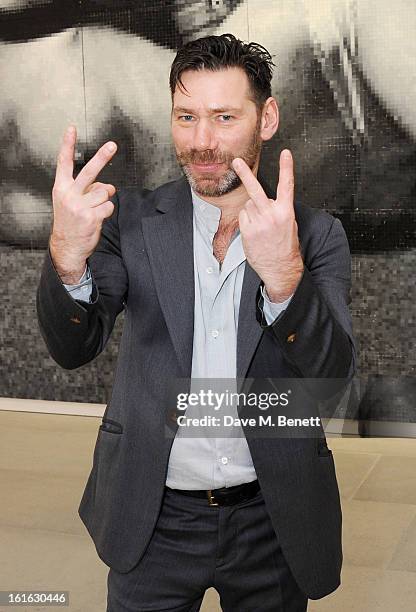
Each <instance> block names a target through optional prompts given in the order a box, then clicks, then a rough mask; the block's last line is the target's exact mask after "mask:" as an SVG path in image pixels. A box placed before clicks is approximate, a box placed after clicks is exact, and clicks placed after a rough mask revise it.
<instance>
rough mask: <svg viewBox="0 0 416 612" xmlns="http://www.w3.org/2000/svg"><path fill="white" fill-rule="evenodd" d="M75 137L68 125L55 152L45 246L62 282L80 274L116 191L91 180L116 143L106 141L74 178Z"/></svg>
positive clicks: (112, 151) (91, 251)
mask: <svg viewBox="0 0 416 612" xmlns="http://www.w3.org/2000/svg"><path fill="white" fill-rule="evenodd" d="M76 139H77V133H76V128H75V126H70V127H69V128H68V129H67V131H66V132H65V135H64V138H63V142H62V146H61V149H60V151H59V155H58V161H57V166H56V175H55V183H54V186H53V189H52V201H53V226H52V233H51V236H50V239H49V248H50V252H51V256H52V259H53V262H54V265H55V268H56V270H57V272H58V274H59V276H60V278H61V280H62V282H63V283H66V284H75V283H77V282H78V281H79V279H80V277H81V276H82V275H83V273H84V270H85V263H86V260H87V258H88V257H89V256H90V255H92V253H93V252H94V250H95V248H96V246H97V244H98V242H99V240H100V236H101V227H102V224H103V221H104V219H106V218H107V217H110V216H111V215H112V214H113V211H114V204H113V203H112V202H110V201H109V198H111V197H112V196H113V195H114V194H115V192H116V189H115V187H114V186H113V185H110V184H105V183H99V182H94V180H95V178H96V177H97V175H98V174H99V172H101V170H102V169H103V168H104V166H105V165H106V164H107V163H108V162H109V161H110V160H111V158H112V157H113V155H114V153H115V152H116V150H117V145H116V144H115V143H114V142H112V141H110V142H106V143H105V144H104V145H103V146H102V147H101V148H100V149H99V150H98V151H97V153H96V154H95V155H94V157H92V158H91V159H90V161H89V162H88V163H87V164H85V166H84V167H83V168H82V170H81V171H80V173H79V174H78V176H77V177H76V179H74V178H73V173H74V150H75V143H76Z"/></svg>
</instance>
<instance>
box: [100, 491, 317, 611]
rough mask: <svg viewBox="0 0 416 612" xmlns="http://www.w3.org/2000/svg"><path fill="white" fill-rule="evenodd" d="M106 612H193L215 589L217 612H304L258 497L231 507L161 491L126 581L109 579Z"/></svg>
mask: <svg viewBox="0 0 416 612" xmlns="http://www.w3.org/2000/svg"><path fill="white" fill-rule="evenodd" d="M107 583H108V599H107V602H108V607H107V612H150V611H152V612H156V611H157V612H162V611H170V612H198V610H199V609H200V606H201V603H202V600H203V597H204V593H205V591H206V589H208V588H209V587H214V588H215V589H216V590H217V591H218V593H219V595H220V601H221V607H222V610H223V611H224V612H256V611H257V612H304V611H305V610H306V608H307V601H308V600H307V597H306V596H305V594H304V593H303V592H302V591H301V590H300V589H299V587H298V585H297V583H296V582H295V580H294V578H293V576H292V573H291V571H290V569H289V567H288V565H287V563H286V560H285V558H284V556H283V554H282V551H281V548H280V546H279V542H278V539H277V537H276V534H275V532H274V530H273V527H272V524H271V521H270V517H269V515H268V513H267V511H266V507H265V503H264V499H263V496H262V493H261V491H259V492H258V493H257V495H256V496H255V497H253V498H252V499H250V500H247V501H244V502H240V503H238V504H235V505H233V506H222V507H210V506H208V504H207V502H206V501H205V500H204V499H199V498H195V497H188V496H184V495H181V494H179V493H175V492H174V491H172V490H170V489H166V490H165V494H164V499H163V504H162V508H161V512H160V514H159V517H158V520H157V523H156V527H155V531H154V532H153V535H152V538H151V540H150V543H149V545H148V547H147V549H146V551H145V553H144V555H143V557H142V558H141V560H140V561H139V563H138V564H137V565H136V567H134V568H133V569H132V570H131V571H130V572H128V573H127V574H120V573H118V572H116V571H114V570H113V569H110V571H109V573H108V581H107Z"/></svg>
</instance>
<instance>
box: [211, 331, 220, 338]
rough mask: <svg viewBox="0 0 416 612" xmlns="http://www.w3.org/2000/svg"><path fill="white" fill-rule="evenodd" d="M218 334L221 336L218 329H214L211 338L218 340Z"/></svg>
mask: <svg viewBox="0 0 416 612" xmlns="http://www.w3.org/2000/svg"><path fill="white" fill-rule="evenodd" d="M218 334H219V331H218V329H213V330H212V332H211V336H212V337H213V338H218Z"/></svg>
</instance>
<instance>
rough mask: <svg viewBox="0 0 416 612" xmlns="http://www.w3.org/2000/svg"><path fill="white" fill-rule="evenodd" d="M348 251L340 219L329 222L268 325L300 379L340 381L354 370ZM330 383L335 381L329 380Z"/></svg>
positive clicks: (267, 327)
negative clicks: (292, 289)
mask: <svg viewBox="0 0 416 612" xmlns="http://www.w3.org/2000/svg"><path fill="white" fill-rule="evenodd" d="M350 303H351V255H350V250H349V245H348V239H347V236H346V234H345V231H344V228H343V226H342V223H341V221H340V220H339V219H337V218H335V217H332V222H331V224H330V227H329V231H328V232H327V235H326V238H325V239H324V241H323V244H322V245H321V247H320V249H319V251H318V252H317V253H316V254H315V255H314V256H313V257H312V258H310V261H309V263H308V265H306V263H305V265H304V271H303V275H302V277H301V279H300V281H299V283H298V286H297V288H296V290H295V293H294V294H293V296H292V299H291V300H290V303H289V305H288V306H287V308H286V309H285V310H284V311H283V312H282V313H281V314H280V315H279V317H278V318H277V319H276V321H274V322H273V323H272V324H271V325H264V324H262V323H263V321H260V322H261V324H262V327H263V328H264V329H270V330H271V332H272V333H273V334H274V337H275V338H276V340H277V341H278V343H279V345H280V347H281V349H282V351H283V354H284V356H285V359H287V361H288V362H289V363H290V364H291V365H292V367H293V368H294V369H295V371H297V372H298V373H299V375H300V376H302V377H304V378H327V379H344V384H345V383H346V382H347V381H349V380H350V379H351V378H352V377H353V375H354V373H355V371H356V359H357V357H356V345H355V340H354V336H353V330H352V320H351V314H350V311H349V304H350ZM334 382H335V381H334Z"/></svg>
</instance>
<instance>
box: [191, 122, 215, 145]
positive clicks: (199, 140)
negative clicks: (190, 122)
mask: <svg viewBox="0 0 416 612" xmlns="http://www.w3.org/2000/svg"><path fill="white" fill-rule="evenodd" d="M214 140H215V134H214V129H213V127H212V126H211V125H210V124H209V122H208V121H205V120H201V119H200V120H199V121H198V123H197V125H196V127H195V132H194V148H195V149H197V150H198V151H205V150H206V149H212V148H215V142H214Z"/></svg>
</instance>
